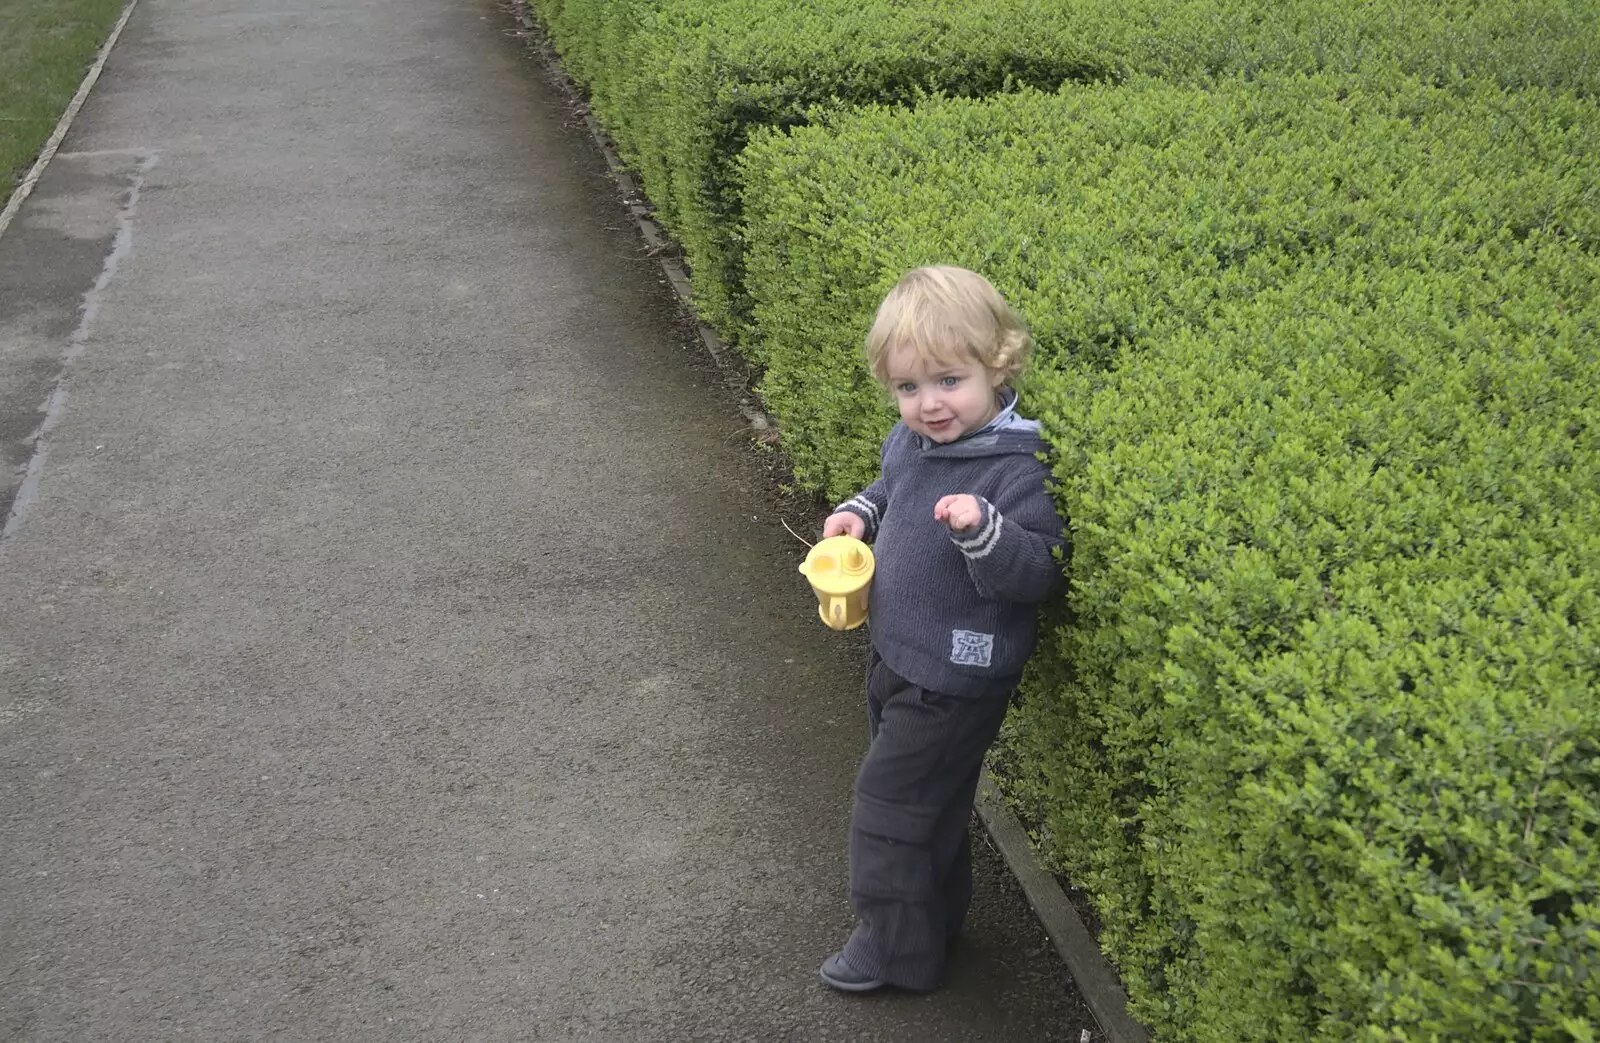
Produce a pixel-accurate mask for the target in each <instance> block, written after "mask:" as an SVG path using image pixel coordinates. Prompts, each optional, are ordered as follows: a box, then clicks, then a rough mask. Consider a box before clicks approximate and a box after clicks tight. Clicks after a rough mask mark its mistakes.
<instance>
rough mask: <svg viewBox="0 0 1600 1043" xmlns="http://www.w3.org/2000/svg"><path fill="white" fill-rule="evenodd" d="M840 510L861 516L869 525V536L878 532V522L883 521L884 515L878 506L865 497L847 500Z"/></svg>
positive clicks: (840, 506)
mask: <svg viewBox="0 0 1600 1043" xmlns="http://www.w3.org/2000/svg"><path fill="white" fill-rule="evenodd" d="M839 510H841V511H850V512H852V513H855V514H859V515H861V519H862V520H863V521H865V522H866V523H867V533H868V535H871V534H872V533H875V532H877V531H878V522H879V521H880V520H881V518H882V514H881V513H880V512H879V510H878V505H877V504H875V503H873V502H872V501H871V500H869V499H867V498H866V497H865V496H857V497H854V498H853V499H850V500H846V501H845V502H844V503H841V504H840V505H839Z"/></svg>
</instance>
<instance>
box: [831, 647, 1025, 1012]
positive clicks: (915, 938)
mask: <svg viewBox="0 0 1600 1043" xmlns="http://www.w3.org/2000/svg"><path fill="white" fill-rule="evenodd" d="M1010 702H1011V700H1010V698H1009V696H991V697H986V698H963V697H961V696H954V695H943V694H941V693H938V692H931V691H929V690H927V689H925V688H919V687H918V686H916V685H914V684H912V683H911V682H909V681H907V680H905V679H904V678H902V677H900V676H899V675H898V674H896V673H895V672H894V671H893V670H890V669H889V667H888V666H886V665H885V664H884V663H883V661H882V660H880V659H879V658H878V656H877V654H876V653H874V654H873V656H872V659H871V662H870V664H869V666H868V669H867V719H868V725H869V733H870V735H871V738H872V742H871V745H870V746H869V747H868V748H867V755H866V757H865V759H863V761H862V762H861V770H860V771H859V772H858V773H857V775H856V789H855V806H854V808H853V810H852V813H851V818H850V901H851V904H852V905H854V907H855V911H856V916H857V918H858V921H859V922H858V923H857V925H856V929H855V932H854V933H853V934H852V935H851V936H850V940H849V942H847V943H846V945H845V949H844V956H845V959H846V961H847V962H848V963H849V964H850V965H851V966H852V967H854V968H855V969H856V970H858V971H860V972H861V973H864V974H868V975H870V976H872V977H875V978H881V979H883V980H884V981H886V982H888V983H889V984H891V985H897V986H900V987H901V988H906V989H917V990H928V989H933V988H937V987H938V985H939V978H940V974H941V973H942V972H943V970H944V961H945V947H946V941H947V940H948V939H949V937H950V936H951V935H953V934H955V933H957V932H959V931H960V929H961V924H962V921H963V920H965V919H966V915H967V906H968V905H969V904H970V903H971V901H972V844H971V840H970V838H969V835H968V832H967V826H968V822H969V820H970V818H971V816H972V801H973V797H974V796H975V795H976V793H977V789H978V777H979V775H980V774H981V772H982V770H983V756H984V753H985V752H986V751H987V750H988V749H989V746H990V745H991V744H992V743H993V742H994V740H995V736H996V735H998V734H999V732H1000V724H1001V722H1002V721H1003V720H1004V719H1005V715H1006V709H1007V707H1008V706H1009V705H1010Z"/></svg>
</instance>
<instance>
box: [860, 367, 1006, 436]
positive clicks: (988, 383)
mask: <svg viewBox="0 0 1600 1043" xmlns="http://www.w3.org/2000/svg"><path fill="white" fill-rule="evenodd" d="M888 362H889V365H888V370H889V390H890V391H893V392H894V397H895V401H896V402H897V403H898V404H899V406H900V419H901V420H904V421H905V422H906V426H907V427H909V428H910V429H911V430H913V431H915V432H916V433H917V434H919V435H922V436H924V437H926V438H931V439H933V440H934V441H935V442H954V441H955V440H956V439H958V438H960V437H961V436H962V435H964V434H967V433H969V432H971V431H976V430H977V429H978V428H980V427H982V426H983V425H984V424H987V423H988V422H989V421H991V420H993V419H994V416H995V414H996V413H997V412H999V396H998V389H999V387H1000V384H1001V379H1002V378H1001V377H1000V376H999V375H998V374H993V373H990V372H989V371H988V370H987V369H985V368H984V365H983V363H981V362H979V361H978V360H977V359H976V358H975V357H968V358H967V359H965V360H964V361H962V362H959V363H951V362H939V361H937V360H934V359H931V358H927V357H925V356H923V355H921V354H920V353H918V352H917V350H916V349H915V348H912V347H910V346H909V345H900V346H899V347H897V348H895V349H894V350H892V351H890V352H889V358H888Z"/></svg>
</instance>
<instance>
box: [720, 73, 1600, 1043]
mask: <svg viewBox="0 0 1600 1043" xmlns="http://www.w3.org/2000/svg"><path fill="white" fill-rule="evenodd" d="M1596 155H1600V117H1597V113H1596V110H1595V108H1594V105H1593V102H1592V101H1590V100H1587V99H1581V98H1577V97H1574V96H1571V95H1563V94H1558V93H1552V92H1547V91H1542V90H1536V89H1527V90H1522V91H1518V92H1512V93H1506V92H1502V91H1500V90H1499V89H1492V88H1489V87H1486V86H1484V85H1481V84H1480V85H1472V84H1459V83H1458V84H1455V85H1453V86H1452V87H1450V88H1448V89H1444V88H1440V87H1438V86H1435V85H1432V84H1426V83H1422V82H1418V81H1414V80H1403V79H1402V80H1395V81H1392V82H1390V83H1387V84H1382V85H1379V84H1376V83H1374V82H1373V81H1372V80H1371V79H1369V78H1365V77H1360V76H1336V75H1321V76H1307V77H1300V76H1277V75H1271V76H1261V77H1258V78H1257V79H1255V80H1254V81H1253V82H1243V81H1228V82H1221V83H1218V84H1216V85H1215V86H1214V88H1212V89H1194V88H1188V87H1178V86H1173V85H1169V84H1163V83H1159V82H1155V81H1151V80H1142V79H1140V80H1135V81H1133V82H1131V83H1129V84H1127V85H1125V86H1122V87H1110V86H1104V87H1071V88H1065V89H1063V90H1062V91H1060V92H1059V93H1058V94H1047V93H1041V92H1034V91H1024V92H1022V93H1021V94H1019V95H1015V96H1008V97H1003V98H993V99H987V100H984V101H976V102H975V101H969V100H961V99H949V100H930V101H926V102H924V103H923V104H922V105H920V106H919V107H918V108H917V110H916V111H915V112H907V111H905V110H893V109H887V108H873V109H868V110H864V111H860V112H857V113H853V114H834V115H833V116H831V117H830V118H828V119H827V120H826V121H825V122H824V123H822V124H819V125H814V126H810V127H805V128H798V129H794V130H792V131H790V132H788V133H779V132H776V131H764V132H761V133H758V134H756V135H755V136H754V137H753V139H752V142H751V144H750V146H749V148H748V149H747V150H746V151H745V153H744V154H743V157H742V159H741V177H742V178H743V180H744V183H745V186H746V202H747V213H748V214H749V227H748V233H747V234H748V241H749V253H748V274H747V278H748V285H749V288H750V292H751V295H752V299H753V301H754V313H753V314H754V318H755V323H756V328H755V329H756V342H755V345H754V347H755V350H757V352H758V353H759V358H760V359H761V361H762V362H763V364H764V365H765V367H766V373H765V378H764V385H763V389H762V390H763V394H764V395H765V396H766V400H767V403H768V406H769V407H770V408H772V409H773V410H774V411H775V412H776V413H777V415H778V418H779V420H780V423H781V425H782V429H783V431H784V437H785V445H786V447H787V448H788V450H789V452H790V453H791V455H792V457H793V459H794V461H795V465H796V471H797V474H798V475H799V476H800V477H801V478H802V479H803V480H805V481H807V482H809V483H810V484H812V485H814V486H818V487H822V488H825V489H826V490H827V491H828V492H829V493H830V495H831V496H833V497H834V498H836V499H842V498H843V497H845V496H846V495H848V494H850V493H852V492H854V491H855V490H856V489H857V488H858V487H859V486H860V485H862V484H864V483H865V481H866V480H867V479H868V478H869V477H870V476H871V474H872V473H873V470H874V467H875V463H876V457H875V451H876V445H877V439H878V438H879V437H880V436H881V434H882V432H883V431H884V430H885V429H886V428H887V426H888V425H889V423H890V422H891V420H892V416H893V413H892V410H891V408H890V406H889V404H888V403H887V401H886V400H885V399H884V398H883V397H882V396H881V394H880V393H879V392H878V391H877V390H876V389H875V388H874V387H872V386H871V385H870V383H869V381H868V380H867V378H866V375H865V372H864V369H865V367H864V365H863V364H862V363H861V361H860V353H859V352H860V348H859V345H860V342H861V338H862V336H863V333H864V331H865V329H866V328H867V326H868V324H869V322H870V317H871V314H872V311H873V308H874V307H875V306H876V304H877V302H878V300H879V299H880V297H881V295H882V294H883V293H884V292H885V291H886V290H887V289H888V287H889V286H890V285H892V284H893V282H894V281H895V279H896V278H897V277H898V276H899V274H900V273H901V272H903V271H904V270H905V269H907V268H910V267H912V266H915V265H918V264H923V263H929V262H935V261H940V262H950V263H957V264H964V265H967V266H970V267H973V268H975V269H977V270H979V271H982V272H984V273H985V274H987V275H989V276H990V277H991V278H992V279H993V280H994V281H995V283H996V285H997V286H998V287H999V288H1000V289H1001V290H1002V292H1004V293H1005V294H1006V295H1007V296H1008V297H1009V298H1010V299H1011V300H1012V301H1013V302H1014V303H1016V304H1017V305H1018V306H1019V307H1020V308H1021V309H1022V311H1023V312H1024V314H1025V315H1026V316H1027V317H1028V318H1029V319H1030V321H1031V323H1032V325H1033V329H1034V331H1035V334H1036V338H1037V340H1038V343H1039V355H1038V362H1037V365H1036V369H1035V372H1034V373H1033V375H1032V377H1031V378H1030V379H1029V380H1027V381H1026V382H1025V384H1024V389H1023V391H1024V404H1025V407H1026V408H1027V409H1028V411H1030V412H1031V413H1032V414H1033V415H1037V416H1039V417H1040V419H1041V420H1042V421H1043V423H1044V425H1045V429H1046V434H1047V436H1048V438H1049V441H1050V443H1051V444H1052V445H1053V446H1054V448H1055V455H1054V458H1053V461H1052V465H1053V469H1054V473H1055V476H1056V478H1057V480H1058V482H1059V488H1058V490H1057V495H1058V497H1059V501H1060V504H1061V506H1062V509H1063V513H1064V514H1065V515H1066V516H1067V517H1069V518H1070V519H1071V526H1072V532H1073V546H1074V551H1073V557H1072V560H1071V564H1070V578H1071V582H1072V594H1071V597H1070V604H1063V605H1061V606H1058V607H1057V608H1056V609H1055V610H1054V612H1055V616H1054V618H1053V619H1051V620H1050V621H1049V626H1048V627H1047V629H1046V631H1045V637H1044V642H1043V644H1042V647H1041V653H1040V655H1039V656H1037V657H1036V661H1035V664H1034V668H1033V669H1032V670H1031V672H1030V677H1029V681H1028V683H1027V685H1026V687H1025V692H1024V698H1023V700H1022V704H1021V706H1020V708H1019V709H1018V711H1017V712H1015V713H1014V714H1013V719H1012V724H1011V727H1010V732H1009V737H1008V743H1009V745H1008V747H1007V750H1006V753H1005V756H1006V758H1007V763H1006V767H1007V770H1008V772H1009V774H1010V776H1011V780H1012V788H1013V796H1014V798H1015V799H1017V800H1018V801H1019V802H1020V803H1021V804H1022V805H1023V806H1024V807H1025V808H1026V810H1027V811H1028V812H1029V814H1030V817H1031V818H1032V819H1033V820H1034V821H1036V822H1039V823H1041V829H1040V837H1039V839H1040V841H1041V843H1042V846H1043V849H1044V851H1045V853H1046V854H1047V856H1049V857H1050V858H1052V859H1053V860H1054V861H1055V862H1056V863H1057V864H1058V865H1059V866H1061V867H1064V868H1067V869H1069V870H1070V871H1071V872H1072V873H1073V875H1074V878H1075V880H1076V881H1078V882H1080V883H1082V884H1084V885H1085V886H1086V887H1087V888H1088V889H1089V890H1090V891H1091V892H1092V893H1093V894H1094V896H1095V899H1096V902H1097V904H1098V907H1099V910H1100V912H1101V914H1102V916H1103V919H1104V921H1105V925H1106V926H1105V933H1104V935H1103V937H1102V942H1103V943H1104V944H1105V945H1106V946H1107V948H1108V949H1109V951H1110V952H1111V953H1112V955H1113V957H1114V958H1115V959H1116V960H1117V961H1118V963H1119V965H1120V967H1121V970H1122V972H1123V975H1124V977H1125V980H1126V981H1127V983H1128V985H1129V989H1130V993H1131V995H1132V998H1133V1000H1134V1008H1135V1012H1136V1014H1137V1015H1139V1016H1141V1017H1143V1018H1146V1019H1148V1020H1149V1021H1150V1022H1151V1023H1153V1024H1154V1025H1155V1026H1156V1027H1157V1029H1158V1032H1159V1034H1160V1035H1162V1036H1163V1037H1164V1038H1172V1039H1184V1040H1196V1041H1213V1040H1215V1041H1219V1043H1221V1041H1229V1043H1234V1041H1238V1040H1275V1041H1276V1040H1299V1039H1318V1040H1341V1041H1344V1040H1351V1039H1359V1040H1374V1041H1376V1040H1458V1039H1472V1040H1552V1041H1553V1040H1592V1039H1594V1038H1595V1036H1596V1032H1597V1030H1600V849H1597V833H1600V638H1597V634H1600V526H1597V525H1596V521H1595V520H1596V518H1600V406H1597V404H1596V391H1597V388H1600V259H1597V256H1596V254H1597V250H1600V207H1597V203H1600V170H1597V167H1596V164H1595V163H1594V161H1593V157H1594V156H1596ZM1069 617H1070V618H1069Z"/></svg>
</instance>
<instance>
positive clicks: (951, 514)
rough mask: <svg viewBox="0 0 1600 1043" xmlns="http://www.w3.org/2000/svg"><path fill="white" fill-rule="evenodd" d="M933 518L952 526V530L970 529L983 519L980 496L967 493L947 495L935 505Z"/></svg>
mask: <svg viewBox="0 0 1600 1043" xmlns="http://www.w3.org/2000/svg"><path fill="white" fill-rule="evenodd" d="M933 520H934V521H942V522H944V523H945V524H946V525H948V526H950V529H951V531H952V532H956V531H959V530H961V529H970V528H972V527H973V526H974V525H977V524H978V523H979V522H980V521H982V520H983V508H981V507H979V506H978V498H977V497H976V496H972V495H969V494H967V493H958V494H956V495H955V496H946V497H944V498H943V499H941V500H940V501H939V502H938V503H936V504H934V505H933Z"/></svg>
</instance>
